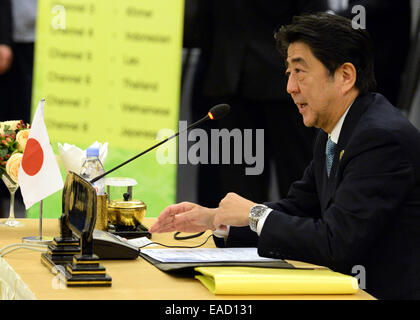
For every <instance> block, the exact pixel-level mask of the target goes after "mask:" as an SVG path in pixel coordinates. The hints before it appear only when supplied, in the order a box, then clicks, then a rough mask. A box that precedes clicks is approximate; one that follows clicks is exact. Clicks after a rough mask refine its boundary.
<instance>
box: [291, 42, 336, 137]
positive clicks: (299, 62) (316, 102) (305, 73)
mask: <svg viewBox="0 0 420 320" xmlns="http://www.w3.org/2000/svg"><path fill="white" fill-rule="evenodd" d="M287 65H288V67H287V70H286V75H287V76H288V78H289V80H288V82H287V92H288V93H289V94H290V95H291V96H292V99H293V101H294V102H295V104H296V105H297V107H298V108H299V112H300V113H301V114H302V117H303V123H304V124H305V126H307V127H316V128H322V129H324V130H325V129H326V128H330V127H331V124H332V122H333V121H334V117H333V112H334V107H335V105H336V103H337V101H338V99H339V92H340V90H339V89H340V88H338V86H337V84H336V82H335V79H334V77H333V76H331V75H330V74H329V73H328V70H327V68H326V67H325V66H324V65H323V64H322V63H321V61H319V60H318V59H317V58H316V57H315V56H314V55H313V54H312V51H311V49H310V48H309V46H308V45H307V44H305V43H303V42H293V43H291V44H290V45H289V48H288V50H287Z"/></svg>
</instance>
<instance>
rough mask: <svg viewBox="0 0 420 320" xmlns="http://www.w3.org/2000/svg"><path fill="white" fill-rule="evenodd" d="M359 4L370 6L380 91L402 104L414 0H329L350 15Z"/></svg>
mask: <svg viewBox="0 0 420 320" xmlns="http://www.w3.org/2000/svg"><path fill="white" fill-rule="evenodd" d="M357 5H361V6H363V7H364V8H365V10H366V29H367V30H368V32H369V33H370V35H371V37H372V41H373V44H374V50H375V77H376V81H377V89H376V91H377V92H379V93H382V94H383V95H385V96H386V97H387V99H388V100H389V102H391V103H392V104H393V105H394V106H396V107H401V106H399V105H398V104H397V101H398V95H399V92H400V90H401V80H402V75H403V71H404V67H405V65H406V61H407V56H408V51H409V45H410V25H411V10H410V8H411V6H410V0H400V1H383V0H328V7H329V9H330V10H331V11H333V12H334V13H336V14H338V15H341V16H344V17H346V18H349V19H353V18H354V17H356V16H357V13H358V12H357V11H356V10H355V12H352V9H353V7H354V6H357ZM355 9H357V7H356V8H355Z"/></svg>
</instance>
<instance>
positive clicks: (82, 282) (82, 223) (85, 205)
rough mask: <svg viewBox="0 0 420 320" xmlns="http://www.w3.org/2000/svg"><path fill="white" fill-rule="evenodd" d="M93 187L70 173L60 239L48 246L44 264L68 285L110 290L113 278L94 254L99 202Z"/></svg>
mask: <svg viewBox="0 0 420 320" xmlns="http://www.w3.org/2000/svg"><path fill="white" fill-rule="evenodd" d="M96 197H97V196H96V191H95V189H94V188H93V187H92V185H91V184H90V183H89V182H88V181H86V180H85V179H83V178H82V177H80V176H79V175H77V174H75V173H74V172H69V173H68V174H67V178H66V182H65V185H64V189H63V197H62V210H63V214H62V216H61V217H60V236H59V237H55V238H54V240H53V242H52V243H51V244H49V246H48V251H47V252H46V253H43V254H42V255H41V262H42V263H43V264H44V265H45V266H46V267H47V268H49V269H50V271H51V272H53V273H56V272H60V273H61V276H62V278H64V279H65V282H66V285H67V286H69V287H71V286H111V285H112V278H111V277H110V276H109V275H107V274H106V270H105V268H104V267H103V266H102V265H100V264H99V257H98V256H97V255H95V254H94V253H93V236H92V234H93V230H94V227H95V222H96V208H97V198H96Z"/></svg>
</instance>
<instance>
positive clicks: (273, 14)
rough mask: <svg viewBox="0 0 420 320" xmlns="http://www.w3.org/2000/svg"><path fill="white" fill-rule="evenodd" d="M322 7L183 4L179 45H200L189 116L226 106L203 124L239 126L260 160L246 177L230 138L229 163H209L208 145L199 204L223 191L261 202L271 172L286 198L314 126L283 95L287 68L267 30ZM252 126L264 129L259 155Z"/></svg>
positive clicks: (307, 154) (247, 1) (289, 0)
mask: <svg viewBox="0 0 420 320" xmlns="http://www.w3.org/2000/svg"><path fill="white" fill-rule="evenodd" d="M325 10H326V4H325V1H323V0H322V1H314V0H310V1H308V0H285V1H273V0H269V1H251V0H231V1H221V0H214V1H187V2H186V20H185V28H184V29H185V30H184V47H187V48H188V47H189V48H200V49H201V53H200V56H199V61H198V65H197V67H196V74H195V78H194V87H193V94H192V99H191V101H192V107H191V108H192V117H193V121H196V120H198V119H200V118H201V117H202V115H203V114H206V113H207V110H208V108H209V106H212V105H215V104H218V103H228V104H230V105H231V112H230V114H229V115H228V116H227V117H226V118H224V119H221V120H219V121H217V122H216V123H208V124H205V125H204V126H203V128H204V129H206V130H210V129H212V128H219V129H222V128H227V129H228V130H229V131H232V129H235V128H238V129H241V132H242V137H243V136H244V135H243V132H244V129H252V130H253V142H252V143H253V147H252V155H253V156H259V157H264V170H263V172H262V173H261V174H257V175H246V174H245V168H246V167H247V166H248V165H247V164H245V163H244V161H242V164H233V159H234V157H233V143H232V140H231V145H230V149H231V155H230V163H231V164H211V163H210V160H211V159H212V158H211V153H214V152H217V151H215V150H209V155H208V159H209V164H200V165H199V169H198V188H197V190H198V202H199V203H201V204H203V205H205V206H209V207H217V205H218V200H216V199H220V198H221V197H222V196H223V195H225V194H226V193H227V192H229V191H235V192H237V193H239V194H241V195H242V196H244V197H247V198H249V199H253V200H254V201H263V200H264V199H267V198H268V197H269V192H270V190H269V189H270V177H272V176H273V177H275V178H274V179H275V180H276V184H277V187H278V191H279V195H278V196H280V197H285V196H286V195H287V191H288V189H289V186H290V184H291V183H292V182H293V181H295V180H297V179H299V178H300V177H301V175H302V172H303V170H304V168H305V167H306V165H307V164H308V163H309V161H310V160H311V159H312V146H313V140H314V137H315V133H316V130H315V129H314V128H306V127H305V126H304V125H303V124H302V120H301V116H300V115H299V113H298V111H297V109H296V106H295V105H294V103H293V101H292V99H291V98H290V97H289V96H288V94H287V92H286V77H285V75H284V72H285V70H286V68H285V66H284V62H283V61H282V60H281V59H280V58H279V56H278V52H277V51H276V48H275V40H274V31H275V30H276V29H277V28H278V27H279V26H280V25H283V24H287V23H289V22H290V21H291V19H292V17H293V16H294V15H298V14H301V13H303V12H317V11H325ZM279 75H280V76H279ZM256 129H264V154H263V155H261V154H260V155H256V145H255V143H256V142H255V140H256V138H255V135H256V133H255V132H256V131H255V130H256ZM208 136H209V142H208V145H209V146H210V145H212V143H211V136H210V135H208ZM244 143H250V142H249V141H245V142H244ZM209 149H210V148H209ZM220 154H222V153H221V152H219V155H220ZM272 162H274V164H275V170H276V175H274V173H273V172H272V170H271V169H272V168H271V164H272ZM219 163H222V161H221V158H220V159H219Z"/></svg>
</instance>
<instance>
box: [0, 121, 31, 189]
mask: <svg viewBox="0 0 420 320" xmlns="http://www.w3.org/2000/svg"><path fill="white" fill-rule="evenodd" d="M30 127H31V125H30V124H25V123H24V122H23V121H22V120H12V121H3V122H0V176H1V175H3V174H6V175H7V176H8V178H10V179H11V180H13V181H14V182H15V183H17V182H18V172H19V167H20V164H21V163H22V158H23V152H24V151H25V147H26V142H27V141H28V136H29V129H30ZM10 179H9V180H10Z"/></svg>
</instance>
